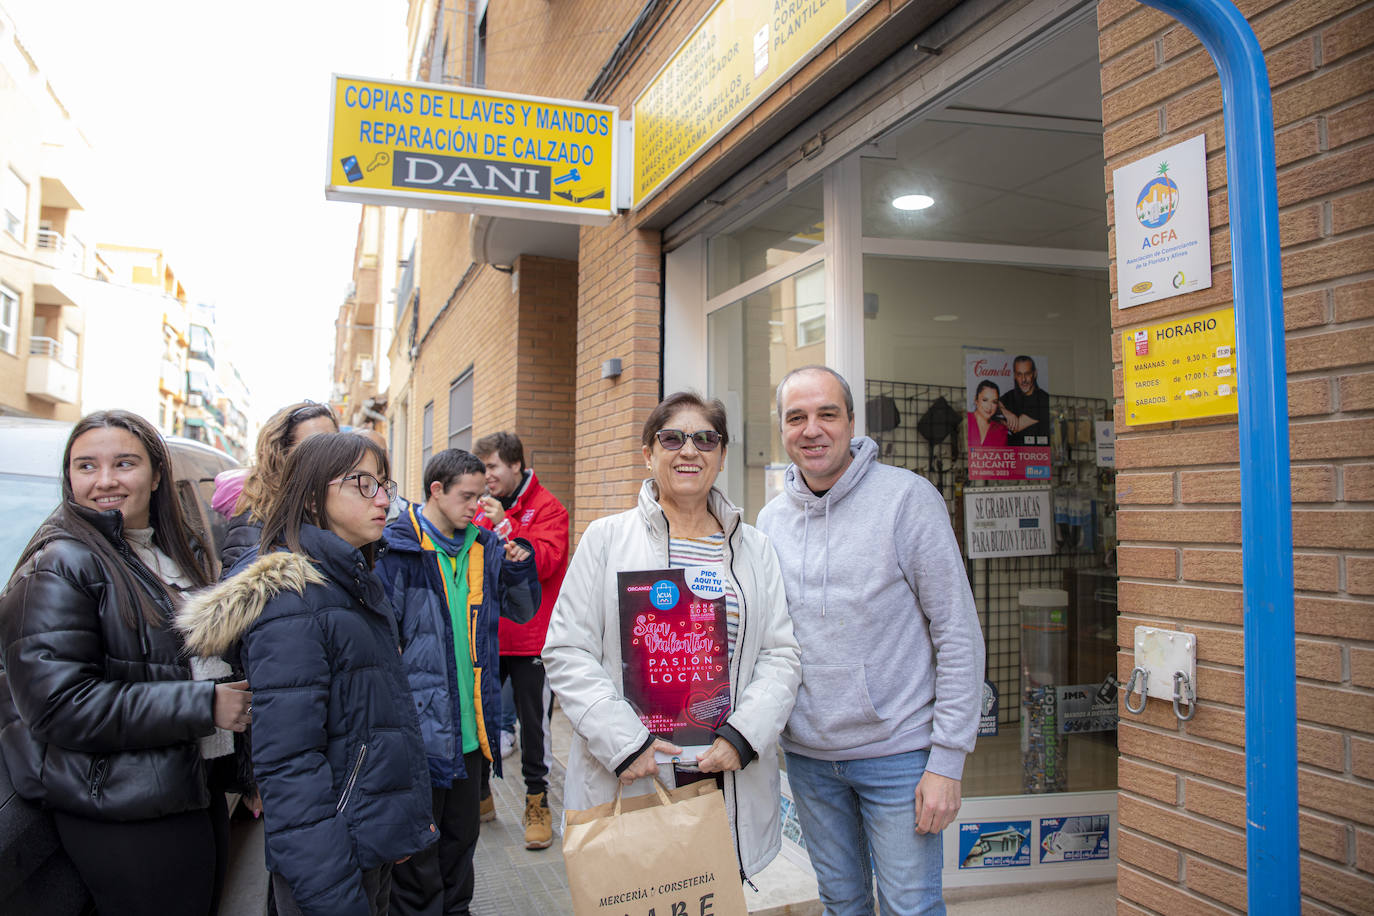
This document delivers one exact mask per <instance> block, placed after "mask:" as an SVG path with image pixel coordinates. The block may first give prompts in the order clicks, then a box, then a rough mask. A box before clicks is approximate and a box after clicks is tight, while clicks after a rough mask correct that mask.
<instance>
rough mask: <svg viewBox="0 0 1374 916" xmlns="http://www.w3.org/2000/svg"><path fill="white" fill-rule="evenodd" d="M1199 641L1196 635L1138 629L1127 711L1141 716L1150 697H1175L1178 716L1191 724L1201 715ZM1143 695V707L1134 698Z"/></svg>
mask: <svg viewBox="0 0 1374 916" xmlns="http://www.w3.org/2000/svg"><path fill="white" fill-rule="evenodd" d="M1196 683H1197V638H1196V637H1195V636H1193V634H1192V633H1181V632H1179V631H1177V630H1161V629H1159V628H1158V627H1136V628H1135V670H1133V671H1132V672H1131V680H1130V681H1129V682H1128V683H1127V685H1126V708H1127V709H1128V710H1129V711H1131V712H1133V713H1136V714H1137V715H1139V714H1140V713H1142V712H1144V711H1145V703H1146V701H1147V700H1148V699H1149V698H1150V697H1159V698H1160V699H1163V698H1165V697H1172V698H1173V703H1174V715H1176V716H1178V718H1179V720H1180V721H1182V722H1187V721H1188V720H1189V719H1191V718H1192V717H1193V715H1194V714H1195V713H1196V712H1197V705H1196V703H1195V690H1194V687H1193V685H1194V684H1196ZM1137 690H1139V691H1140V703H1139V705H1138V706H1137V705H1135V704H1132V702H1131V698H1132V697H1133V696H1134V695H1135V692H1136V691H1137Z"/></svg>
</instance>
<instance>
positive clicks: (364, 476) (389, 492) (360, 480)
mask: <svg viewBox="0 0 1374 916" xmlns="http://www.w3.org/2000/svg"><path fill="white" fill-rule="evenodd" d="M350 480H351V481H353V482H355V483H356V484H357V485H358V493H359V494H361V495H362V497H363V499H372V498H373V497H374V496H376V495H377V491H378V490H386V498H387V501H388V502H390V501H391V500H393V499H395V498H396V481H394V480H388V481H386V482H385V483H383V482H382V481H380V480H378V479H377V478H376V477H373V476H372V475H371V474H368V473H363V472H360V473H357V474H349V475H348V476H346V477H339V478H336V479H335V480H331V481H329V482H330V483H331V484H336V483H339V484H341V483H347V482H348V481H350Z"/></svg>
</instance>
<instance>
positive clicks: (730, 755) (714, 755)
mask: <svg viewBox="0 0 1374 916" xmlns="http://www.w3.org/2000/svg"><path fill="white" fill-rule="evenodd" d="M739 768H740V760H739V751H737V750H735V746H734V745H733V744H731V743H730V742H729V741H726V740H725V739H724V738H717V739H716V740H715V741H712V742H711V746H710V747H708V748H707V749H706V753H704V754H702V755H701V756H700V757H698V758H697V769H698V770H701V772H703V773H724V772H725V771H726V770H738V769H739Z"/></svg>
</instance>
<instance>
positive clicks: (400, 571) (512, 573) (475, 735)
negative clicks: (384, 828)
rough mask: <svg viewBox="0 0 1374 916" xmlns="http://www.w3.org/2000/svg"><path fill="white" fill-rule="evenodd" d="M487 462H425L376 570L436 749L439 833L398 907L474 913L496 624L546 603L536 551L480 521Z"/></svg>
mask: <svg viewBox="0 0 1374 916" xmlns="http://www.w3.org/2000/svg"><path fill="white" fill-rule="evenodd" d="M485 474H486V467H485V466H484V465H483V464H482V462H481V461H479V460H478V459H477V458H476V457H474V456H473V455H472V454H470V453H468V452H465V451H462V450H461V449H446V450H445V451H442V452H439V453H438V454H436V455H434V456H433V457H432V458H430V460H429V463H428V464H426V465H425V497H426V498H425V503H424V505H423V506H419V507H417V506H415V505H411V506H409V507H407V509H406V510H405V511H404V512H402V513H401V514H400V515H399V516H397V517H396V519H394V520H393V521H392V522H391V523H390V524H388V525H387V527H386V533H385V534H384V535H383V540H384V542H385V544H386V551H385V553H384V554H383V555H382V557H381V559H379V560H378V561H377V575H378V576H379V577H381V579H382V582H383V584H384V585H385V586H386V589H387V592H388V595H389V597H390V599H391V603H392V605H393V606H394V607H395V609H396V614H397V618H398V621H397V622H398V624H399V629H400V636H401V655H402V660H403V661H404V663H405V669H406V675H407V677H408V678H409V680H410V689H411V692H412V693H413V694H414V697H415V710H416V713H417V715H418V716H419V719H420V732H421V735H422V736H423V738H424V742H425V753H426V755H427V757H428V758H429V775H430V782H431V791H432V793H433V798H434V823H435V824H437V825H438V827H439V842H438V844H437V845H436V846H431V847H430V848H429V849H428V850H427V851H425V852H423V853H420V854H417V855H416V856H414V857H413V858H411V859H410V860H408V861H406V862H404V863H402V864H399V865H397V866H396V868H395V870H394V872H393V873H392V886H391V909H392V911H393V912H395V913H399V914H402V916H411V914H425V916H439V914H448V916H452V914H465V913H467V912H468V904H469V903H470V902H471V900H472V891H473V883H474V875H473V868H472V856H473V852H474V850H475V849H476V847H477V834H478V819H477V818H478V807H479V804H480V801H479V790H480V783H481V772H482V761H483V760H484V759H485V760H488V761H490V762H491V763H492V765H493V766H494V767H495V768H496V775H498V776H500V775H501V754H500V752H499V750H496V749H499V748H500V746H501V745H500V739H499V737H498V728H499V724H500V719H501V682H500V679H499V676H498V671H499V669H500V658H499V650H498V647H497V635H496V633H497V630H496V624H497V620H498V618H500V617H502V616H504V617H507V618H509V619H511V620H513V621H515V622H516V623H524V622H525V621H527V620H529V619H530V618H531V617H533V616H534V613H535V611H537V610H538V609H539V598H540V592H539V579H538V575H537V573H536V572H535V566H534V557H533V552H532V548H531V546H530V544H529V542H528V541H524V540H522V539H520V538H515V539H513V540H509V541H505V542H504V543H503V542H502V540H501V538H500V537H498V536H497V535H495V534H493V533H492V532H490V531H487V530H486V529H483V528H480V527H478V526H477V525H474V524H472V518H473V516H474V515H475V514H476V513H477V510H478V500H479V498H480V497H481V496H482V493H483V492H484V490H485V488H486V483H485V481H484V477H485Z"/></svg>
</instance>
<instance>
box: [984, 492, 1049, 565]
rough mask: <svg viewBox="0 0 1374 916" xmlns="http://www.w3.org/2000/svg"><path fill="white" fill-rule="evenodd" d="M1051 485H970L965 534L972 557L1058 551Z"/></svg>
mask: <svg viewBox="0 0 1374 916" xmlns="http://www.w3.org/2000/svg"><path fill="white" fill-rule="evenodd" d="M1053 514H1054V513H1053V505H1052V501H1051V499H1050V488H1049V487H966V488H965V489H964V536H965V539H966V540H967V542H968V543H967V545H966V546H967V548H968V558H969V559H970V560H977V559H980V558H982V557H1033V556H1045V555H1048V554H1051V553H1054V532H1053V529H1052V528H1051V520H1052V518H1053Z"/></svg>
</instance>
